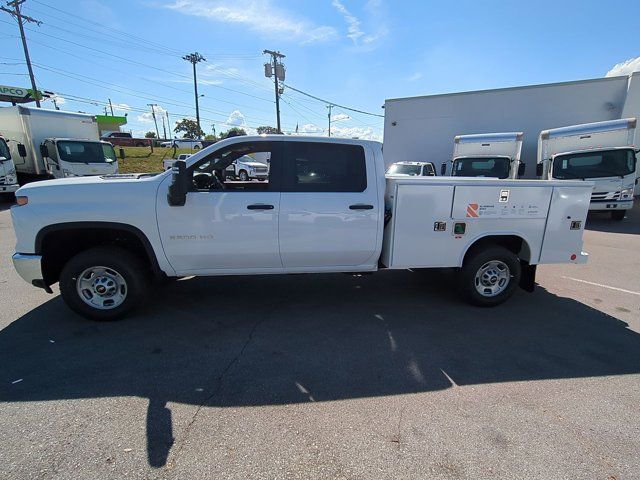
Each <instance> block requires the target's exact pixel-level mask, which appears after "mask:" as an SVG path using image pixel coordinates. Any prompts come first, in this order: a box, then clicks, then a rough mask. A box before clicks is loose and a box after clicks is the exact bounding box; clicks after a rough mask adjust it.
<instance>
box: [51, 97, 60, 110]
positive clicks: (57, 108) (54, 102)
mask: <svg viewBox="0 0 640 480" xmlns="http://www.w3.org/2000/svg"><path fill="white" fill-rule="evenodd" d="M51 100H53V108H55V109H56V110H60V108H59V107H58V104H57V103H56V97H53V98H52V99H51Z"/></svg>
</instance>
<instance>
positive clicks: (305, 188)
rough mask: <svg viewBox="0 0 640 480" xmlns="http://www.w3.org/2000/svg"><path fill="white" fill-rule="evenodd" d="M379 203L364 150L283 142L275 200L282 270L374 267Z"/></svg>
mask: <svg viewBox="0 0 640 480" xmlns="http://www.w3.org/2000/svg"><path fill="white" fill-rule="evenodd" d="M380 203H381V202H380V200H379V198H378V184H377V181H376V174H375V165H374V159H373V155H372V152H371V151H369V152H366V151H365V147H363V146H361V145H350V144H338V143H329V142H307V141H304V142H302V141H288V142H286V143H285V145H284V153H283V163H282V196H281V199H280V256H281V258H282V264H283V266H284V268H285V269H288V270H296V269H298V270H315V269H318V268H322V267H332V268H336V267H338V268H339V267H345V269H346V270H349V269H353V267H357V266H364V265H367V266H369V267H370V266H371V265H374V266H375V265H376V263H377V259H376V258H373V257H375V253H376V250H377V248H376V247H377V241H378V228H379V222H380V221H381V220H380V216H381V212H380V208H381V205H380Z"/></svg>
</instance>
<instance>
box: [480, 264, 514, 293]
mask: <svg viewBox="0 0 640 480" xmlns="http://www.w3.org/2000/svg"><path fill="white" fill-rule="evenodd" d="M509 282H511V272H510V271H509V267H508V266H507V264H506V263H504V262H501V261H500V260H492V261H490V262H487V263H485V264H484V265H482V266H481V267H480V268H479V269H478V271H477V272H476V278H475V285H476V290H478V293H479V294H480V295H482V296H483V297H495V296H496V295H499V294H501V293H502V292H504V291H505V290H506V289H507V287H508V286H509Z"/></svg>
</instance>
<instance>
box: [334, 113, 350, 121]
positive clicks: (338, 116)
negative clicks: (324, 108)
mask: <svg viewBox="0 0 640 480" xmlns="http://www.w3.org/2000/svg"><path fill="white" fill-rule="evenodd" d="M350 119H351V117H350V116H349V115H347V114H346V113H338V114H336V115H332V116H331V121H332V122H340V121H343V120H350Z"/></svg>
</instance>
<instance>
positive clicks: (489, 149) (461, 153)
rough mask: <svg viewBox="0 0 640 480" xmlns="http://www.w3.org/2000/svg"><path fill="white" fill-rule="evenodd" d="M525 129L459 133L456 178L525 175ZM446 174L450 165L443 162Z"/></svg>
mask: <svg viewBox="0 0 640 480" xmlns="http://www.w3.org/2000/svg"><path fill="white" fill-rule="evenodd" d="M522 137H523V133H522V132H507V133H486V134H479V135H458V136H456V137H455V138H454V140H453V142H454V149H453V158H452V159H451V176H452V177H491V178H501V179H505V178H511V179H515V178H518V177H521V176H522V175H524V172H525V165H524V163H520V153H521V151H522ZM441 170H442V175H444V174H445V173H446V170H447V164H446V163H443V164H442V169H441Z"/></svg>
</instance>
